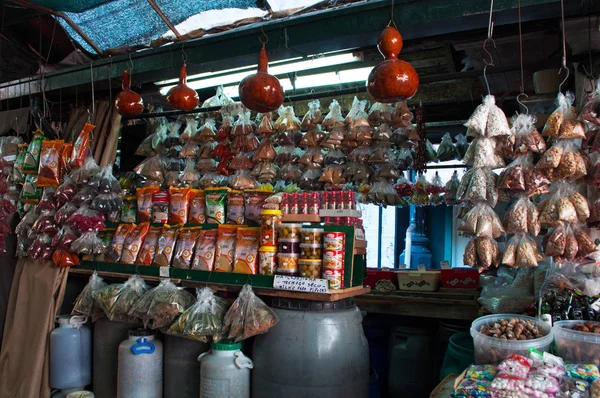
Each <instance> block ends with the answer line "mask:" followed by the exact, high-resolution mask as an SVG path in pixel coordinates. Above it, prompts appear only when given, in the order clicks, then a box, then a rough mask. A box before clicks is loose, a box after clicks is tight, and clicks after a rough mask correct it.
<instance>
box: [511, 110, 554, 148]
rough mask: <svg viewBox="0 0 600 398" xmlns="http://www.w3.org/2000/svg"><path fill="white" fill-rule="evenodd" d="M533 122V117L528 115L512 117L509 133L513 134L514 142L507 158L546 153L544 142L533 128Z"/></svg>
mask: <svg viewBox="0 0 600 398" xmlns="http://www.w3.org/2000/svg"><path fill="white" fill-rule="evenodd" d="M535 121H536V119H535V116H533V115H529V114H527V115H525V114H518V115H515V116H513V118H512V127H511V131H512V132H513V134H514V142H513V145H512V148H510V149H511V150H510V155H511V156H509V157H515V156H519V155H523V154H526V153H544V152H545V151H546V142H545V141H544V138H542V135H541V134H540V133H539V131H537V129H536V128H535Z"/></svg>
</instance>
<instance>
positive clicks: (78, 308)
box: [71, 271, 108, 320]
mask: <svg viewBox="0 0 600 398" xmlns="http://www.w3.org/2000/svg"><path fill="white" fill-rule="evenodd" d="M106 286H108V285H107V284H106V282H104V280H103V279H102V278H101V277H100V276H98V273H97V272H96V271H94V273H93V274H92V276H90V279H89V280H88V283H87V285H85V287H84V288H83V290H82V291H81V293H79V295H78V296H77V298H76V299H75V305H74V306H73V311H71V315H77V314H79V315H85V316H88V317H93V319H94V320H95V319H97V318H99V316H98V312H101V311H102V309H101V308H100V307H99V306H98V305H97V304H96V302H95V300H94V293H95V292H96V291H98V290H100V289H104V288H105V287H106Z"/></svg>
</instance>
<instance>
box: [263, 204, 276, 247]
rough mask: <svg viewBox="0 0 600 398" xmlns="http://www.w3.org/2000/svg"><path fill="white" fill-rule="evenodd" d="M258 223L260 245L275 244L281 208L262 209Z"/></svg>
mask: <svg viewBox="0 0 600 398" xmlns="http://www.w3.org/2000/svg"><path fill="white" fill-rule="evenodd" d="M260 216H261V224H260V244H261V246H277V233H278V231H279V224H281V210H263V211H262V213H261V215H260Z"/></svg>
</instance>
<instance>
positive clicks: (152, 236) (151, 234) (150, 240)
mask: <svg viewBox="0 0 600 398" xmlns="http://www.w3.org/2000/svg"><path fill="white" fill-rule="evenodd" d="M161 234H162V227H152V226H151V227H150V228H149V229H148V232H147V233H146V236H145V237H144V242H143V243H142V245H141V247H140V251H139V253H138V256H137V260H136V264H142V265H151V264H152V262H153V261H154V256H155V255H156V248H157V246H158V238H160V235H161Z"/></svg>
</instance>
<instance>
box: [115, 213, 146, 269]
mask: <svg viewBox="0 0 600 398" xmlns="http://www.w3.org/2000/svg"><path fill="white" fill-rule="evenodd" d="M149 229H150V223H147V222H143V223H140V224H138V225H136V226H135V227H134V228H133V229H132V230H131V232H130V233H129V234H128V235H127V237H126V238H125V241H124V242H123V254H122V255H121V262H122V263H123V264H134V263H135V260H136V259H137V257H138V253H139V252H140V249H141V248H142V244H143V242H144V239H145V238H146V235H147V234H148V230H149Z"/></svg>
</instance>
